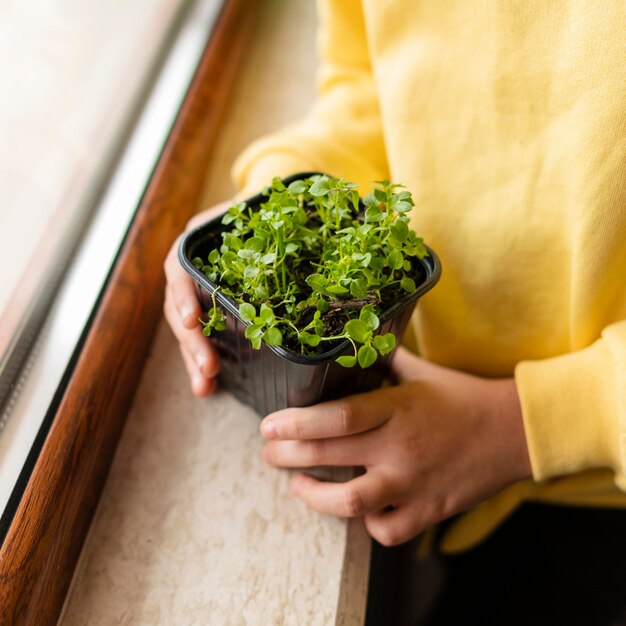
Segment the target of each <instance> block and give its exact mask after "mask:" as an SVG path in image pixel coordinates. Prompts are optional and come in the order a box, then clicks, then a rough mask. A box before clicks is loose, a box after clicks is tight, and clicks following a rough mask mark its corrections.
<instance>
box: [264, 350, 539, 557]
mask: <svg viewBox="0 0 626 626" xmlns="http://www.w3.org/2000/svg"><path fill="white" fill-rule="evenodd" d="M394 372H395V375H396V377H397V379H398V382H399V384H398V386H396V387H388V388H383V389H380V390H377V391H372V392H370V393H366V394H361V395H356V396H351V397H348V398H344V399H342V400H337V401H333V402H327V403H324V404H319V405H317V406H313V407H307V408H301V409H285V410H283V411H277V412H276V413H272V414H271V415H268V416H267V417H266V418H265V419H264V420H263V422H262V423H261V433H262V434H263V436H264V437H265V438H266V439H269V440H270V442H269V443H267V444H266V446H265V448H264V452H263V455H264V458H265V460H266V461H267V462H268V463H270V464H272V465H276V466H279V467H294V468H297V467H311V466H316V465H346V466H361V467H364V468H365V473H364V474H363V475H361V476H358V477H357V478H354V479H352V480H350V481H348V482H346V483H329V482H322V481H318V480H316V479H314V478H311V477H310V476H307V475H305V474H301V473H298V474H296V475H295V476H294V478H293V482H292V488H293V492H294V493H295V494H296V495H297V496H299V497H300V498H302V499H303V500H304V501H305V502H306V503H307V504H308V505H309V506H310V507H311V508H313V509H315V510H317V511H319V512H320V513H326V514H329V515H337V516H339V517H355V516H361V515H363V516H365V524H366V526H367V529H368V531H369V532H370V534H371V535H372V536H373V537H374V538H375V539H376V540H377V541H379V542H380V543H382V544H384V545H388V546H389V545H396V544H399V543H402V542H404V541H408V540H409V539H411V538H412V537H414V536H415V535H417V534H418V533H420V532H421V531H422V530H424V529H425V528H427V527H429V526H431V525H433V524H435V523H437V522H439V521H441V520H443V519H446V518H447V517H450V516H451V515H454V514H455V513H459V512H461V511H464V510H466V509H468V508H470V507H472V506H473V505H475V504H477V503H478V502H481V501H482V500H484V499H486V498H488V497H489V496H491V495H492V494H495V493H496V492H498V491H500V490H501V489H503V488H504V487H506V486H507V485H509V484H510V483H512V482H515V481H517V480H520V479H523V478H526V477H528V476H530V474H531V470H530V461H529V458H528V451H527V447H526V438H525V435H524V428H523V423H522V416H521V410H520V406H519V400H518V396H517V390H516V387H515V382H514V380H513V379H501V380H490V379H485V378H478V377H476V376H470V375H468V374H464V373H461V372H458V371H455V370H450V369H446V368H444V367H439V366H436V365H433V364H431V363H428V362H426V361H424V360H422V359H420V358H418V357H416V356H414V355H412V354H410V353H409V352H408V351H406V350H405V349H403V348H400V349H398V352H397V354H396V357H395V359H394Z"/></svg>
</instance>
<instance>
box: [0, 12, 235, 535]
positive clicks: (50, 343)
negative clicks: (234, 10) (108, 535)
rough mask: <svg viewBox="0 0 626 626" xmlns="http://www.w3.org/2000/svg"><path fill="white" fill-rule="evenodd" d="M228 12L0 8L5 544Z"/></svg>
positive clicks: (0, 435)
mask: <svg viewBox="0 0 626 626" xmlns="http://www.w3.org/2000/svg"><path fill="white" fill-rule="evenodd" d="M222 4H223V2H222V1H218V0H198V1H196V2H187V1H185V0H137V1H136V2H132V3H123V2H114V3H112V2H108V1H106V0H97V1H93V2H88V3H84V2H83V3H81V2H75V1H70V0H67V1H64V2H50V3H37V5H36V7H35V3H32V2H23V3H18V2H14V3H10V4H8V6H6V7H2V8H0V41H1V42H2V44H3V45H2V49H3V50H4V51H5V52H4V53H3V58H2V59H0V81H1V83H2V84H3V85H5V86H6V85H10V86H11V88H10V89H8V90H7V91H6V92H5V95H4V96H3V98H2V100H1V101H0V136H2V137H3V143H4V146H5V150H4V152H3V153H2V154H0V192H1V193H2V198H3V204H2V206H1V207H0V512H1V513H2V518H1V519H2V522H1V523H0V541H1V539H2V535H3V534H4V532H6V529H7V527H8V524H9V523H10V521H11V518H12V515H13V512H14V510H15V507H16V505H17V503H18V502H19V498H20V496H21V492H22V490H23V487H24V484H25V482H26V481H27V479H28V475H29V472H30V469H32V462H33V461H34V459H36V458H37V451H38V450H37V448H38V446H39V445H40V444H41V442H42V441H43V439H44V438H45V434H46V431H47V428H48V426H49V424H50V421H51V416H52V415H53V413H54V410H55V408H56V407H55V401H58V398H59V393H60V392H61V391H62V390H63V384H64V381H65V380H66V378H67V375H68V374H69V373H71V369H72V364H73V357H74V358H75V357H76V355H77V354H78V351H79V349H80V345H81V337H83V335H84V332H85V331H86V329H87V328H88V325H89V320H90V317H91V316H92V313H93V311H94V308H95V305H96V303H97V300H98V297H99V294H100V293H101V290H102V289H103V287H104V285H105V282H106V280H107V276H108V274H109V271H110V269H111V266H112V264H113V262H114V260H115V258H116V255H117V253H118V251H119V248H120V245H121V244H122V242H123V240H124V236H125V234H126V232H127V230H128V228H129V224H130V223H131V221H132V218H133V216H134V214H135V211H136V209H137V206H138V204H139V201H140V199H141V197H142V194H143V192H144V189H145V186H146V184H147V182H148V180H149V178H150V175H151V173H152V170H153V168H154V165H155V163H156V162H157V160H158V158H159V155H160V153H161V150H162V147H163V145H164V142H165V140H166V138H167V135H168V133H169V131H170V129H171V125H172V123H173V121H174V119H175V117H176V114H177V112H178V109H179V107H180V104H181V102H182V100H183V98H184V96H185V93H186V90H187V87H188V86H189V82H190V81H191V78H192V76H193V74H194V71H195V69H196V67H197V64H198V60H199V59H200V58H201V55H202V52H203V50H204V47H205V45H206V42H207V39H208V38H209V36H210V33H211V31H212V29H213V27H214V24H215V21H216V19H217V16H218V14H219V12H220V9H221V7H222ZM7 50H9V51H10V54H6V51H7ZM46 416H48V417H47V418H46ZM27 460H28V463H27ZM20 477H21V478H20Z"/></svg>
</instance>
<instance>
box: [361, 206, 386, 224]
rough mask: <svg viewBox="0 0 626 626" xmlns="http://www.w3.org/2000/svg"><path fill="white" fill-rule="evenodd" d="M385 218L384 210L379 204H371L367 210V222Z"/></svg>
mask: <svg viewBox="0 0 626 626" xmlns="http://www.w3.org/2000/svg"><path fill="white" fill-rule="evenodd" d="M384 219H385V216H384V215H383V212H382V211H381V210H380V209H379V208H378V207H377V206H371V207H370V208H369V209H367V211H365V221H366V222H380V221H382V220H384Z"/></svg>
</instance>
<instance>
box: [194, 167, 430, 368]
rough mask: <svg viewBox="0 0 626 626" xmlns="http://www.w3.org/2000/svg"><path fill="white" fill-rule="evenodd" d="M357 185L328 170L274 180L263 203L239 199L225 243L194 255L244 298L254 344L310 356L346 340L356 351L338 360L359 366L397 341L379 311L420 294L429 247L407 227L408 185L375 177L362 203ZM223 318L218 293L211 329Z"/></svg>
mask: <svg viewBox="0 0 626 626" xmlns="http://www.w3.org/2000/svg"><path fill="white" fill-rule="evenodd" d="M356 188H357V186H356V185H355V184H354V183H350V182H346V181H345V180H343V179H337V178H331V177H329V176H324V175H315V176H311V177H310V178H307V179H305V180H297V181H295V182H292V183H291V184H290V185H289V186H285V185H284V184H283V183H282V181H281V180H280V179H278V178H275V179H274V180H273V181H272V185H271V186H270V187H268V188H267V189H265V190H264V194H265V195H266V196H267V201H266V202H264V203H262V204H261V205H260V208H259V209H258V210H253V209H251V208H250V207H248V206H247V205H246V203H243V202H242V203H237V204H233V206H231V207H230V208H229V209H228V211H227V212H226V213H225V214H224V216H223V218H222V224H223V225H224V226H225V227H226V228H225V230H224V231H223V232H222V234H221V241H220V242H218V244H219V245H218V246H216V248H215V249H214V250H212V251H211V253H210V254H209V256H208V258H207V259H199V258H196V259H194V264H195V265H196V267H198V268H199V269H200V270H201V271H202V272H204V273H205V274H206V276H207V277H208V278H209V279H210V280H211V281H212V282H214V283H216V284H218V285H219V287H218V289H221V291H222V293H224V294H225V295H226V296H228V297H229V298H231V299H232V300H233V301H234V302H235V303H236V304H237V306H238V308H239V315H240V317H241V319H242V320H243V321H244V322H245V323H247V327H246V331H245V335H246V338H247V339H248V340H249V341H250V342H251V344H252V347H253V348H255V349H259V348H260V347H261V343H262V342H263V341H264V342H265V343H267V344H268V345H270V346H281V345H282V346H286V347H288V348H289V349H291V350H295V351H298V352H300V353H302V354H307V355H312V354H316V353H321V352H324V351H326V350H328V349H330V348H332V347H333V346H334V345H337V343H338V342H340V341H343V340H346V339H347V340H348V341H350V342H351V344H352V346H353V348H354V354H353V355H344V356H341V357H339V358H338V359H337V362H338V363H340V364H341V365H343V366H345V367H352V366H354V365H357V364H358V365H359V366H360V367H362V368H366V367H370V366H371V365H373V364H374V363H375V362H376V360H377V359H378V357H379V356H384V355H386V354H389V353H390V352H391V351H392V350H393V349H394V347H395V344H396V339H395V337H394V336H393V335H392V334H391V333H387V334H383V335H381V334H377V332H376V331H377V330H378V329H379V326H380V319H379V315H380V314H381V312H382V311H383V310H384V309H385V308H386V305H388V304H390V303H393V302H394V301H395V300H397V298H398V297H400V296H401V295H402V294H403V293H413V292H415V290H416V288H417V287H416V278H417V277H419V276H420V274H419V269H417V268H418V264H417V263H416V261H415V259H421V258H423V257H424V256H426V255H427V254H428V251H427V249H426V247H425V246H424V243H423V241H422V239H421V238H419V237H418V236H417V235H416V234H415V232H413V231H412V230H411V229H410V228H409V218H408V215H407V214H408V212H409V211H410V210H411V209H412V207H413V206H414V202H413V199H412V197H411V193H410V192H409V191H407V190H406V189H404V188H403V187H402V186H401V185H395V184H391V183H390V182H388V181H377V182H376V186H375V187H374V189H373V191H372V192H371V193H369V194H367V195H366V196H365V198H364V199H363V206H362V205H361V204H360V200H359V194H358V192H357V189H356ZM225 320H226V318H225V316H224V314H223V312H222V311H220V309H219V307H218V306H217V304H216V302H215V294H213V306H212V308H211V309H210V310H209V311H208V313H207V321H204V322H203V326H204V329H203V332H204V334H205V335H210V334H211V332H212V331H214V330H215V331H219V330H223V329H224V328H225Z"/></svg>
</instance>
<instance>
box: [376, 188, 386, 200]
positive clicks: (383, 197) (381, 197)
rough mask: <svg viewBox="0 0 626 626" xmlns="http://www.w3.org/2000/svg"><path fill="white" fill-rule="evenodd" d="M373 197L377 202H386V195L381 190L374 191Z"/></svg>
mask: <svg viewBox="0 0 626 626" xmlns="http://www.w3.org/2000/svg"><path fill="white" fill-rule="evenodd" d="M374 197H375V198H376V200H378V202H387V194H386V193H385V192H384V191H383V190H382V189H374Z"/></svg>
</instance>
